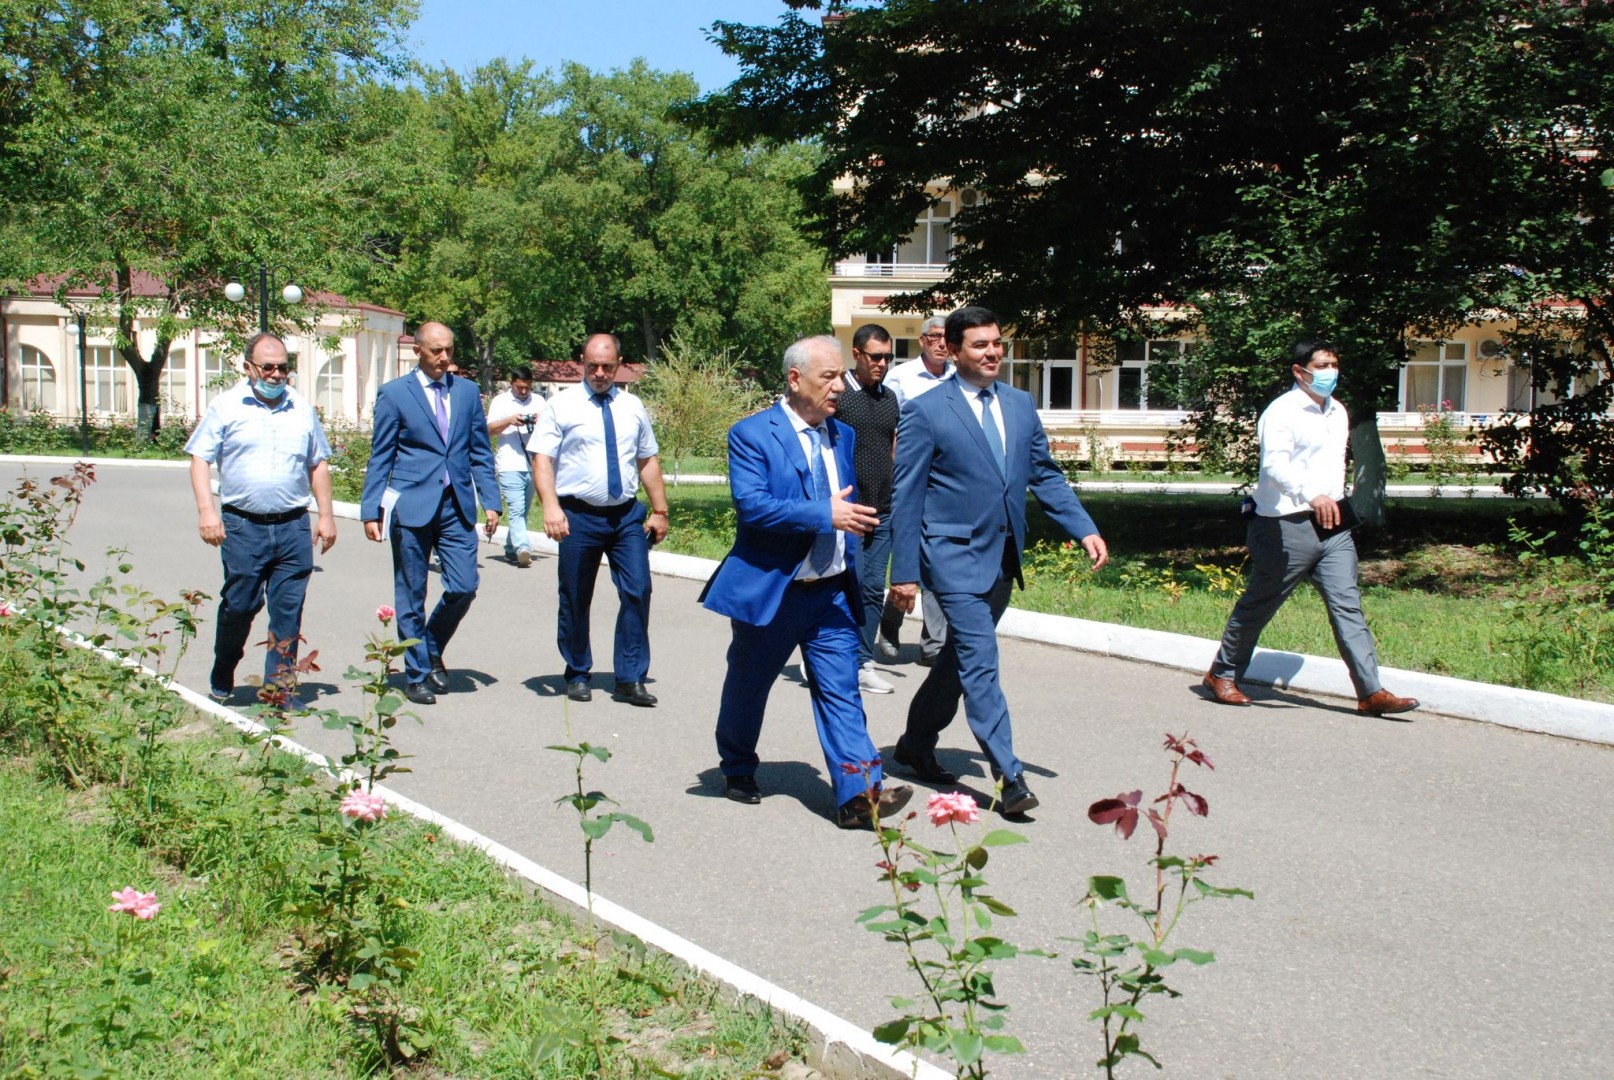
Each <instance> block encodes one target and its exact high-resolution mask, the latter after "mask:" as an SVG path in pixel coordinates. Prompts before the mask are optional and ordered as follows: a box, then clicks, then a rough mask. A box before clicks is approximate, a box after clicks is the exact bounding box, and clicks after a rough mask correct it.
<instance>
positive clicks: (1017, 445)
mask: <svg viewBox="0 0 1614 1080" xmlns="http://www.w3.org/2000/svg"><path fill="white" fill-rule="evenodd" d="M966 390H969V391H970V392H972V393H973V392H974V388H973V387H970V386H969V385H968V384H967V383H961V382H959V380H958V378H957V377H956V376H955V377H954V378H951V379H948V380H947V381H946V382H944V383H942V384H941V385H940V386H938V387H937V388H936V389H934V390H932V391H930V392H929V393H927V394H925V395H924V396H922V397H917V398H910V399H909V400H908V401H907V403H906V404H904V405H903V408H902V420H901V421H900V423H899V424H898V426H897V460H896V470H895V473H896V475H895V479H894V484H895V491H894V493H893V495H892V500H891V523H892V529H891V547H892V559H891V580H892V581H893V582H897V583H901V582H910V581H919V582H923V584H924V586H925V588H927V589H932V590H934V591H936V592H968V593H985V592H988V591H990V590H991V588H992V586H993V584H994V583H995V582H996V581H997V579H998V574H999V572H1000V571H1001V570H1002V568H1003V544H1004V541H1005V540H1010V541H1012V542H1013V544H1014V551H1015V555H1016V557H1018V556H1019V554H1020V553H1021V552H1022V551H1024V550H1025V543H1026V491H1027V489H1029V490H1030V491H1031V493H1032V494H1033V495H1035V496H1036V497H1037V501H1038V502H1039V503H1041V504H1042V508H1043V509H1044V510H1045V511H1047V513H1048V516H1049V517H1051V518H1052V519H1053V520H1054V522H1055V523H1056V524H1058V525H1059V527H1060V528H1062V529H1064V530H1065V532H1066V533H1068V534H1069V535H1070V536H1072V537H1074V538H1075V539H1077V540H1081V539H1083V538H1084V537H1087V536H1091V535H1092V534H1094V533H1096V532H1098V527H1097V526H1095V525H1094V524H1093V519H1092V518H1090V517H1088V516H1087V511H1086V510H1084V509H1082V504H1081V500H1079V499H1078V498H1076V493H1075V492H1074V491H1072V490H1071V488H1070V484H1068V483H1067V482H1066V480H1065V474H1064V473H1063V472H1061V471H1060V469H1059V466H1058V465H1056V464H1054V459H1053V456H1052V455H1051V454H1049V452H1048V436H1047V434H1046V433H1044V431H1043V430H1042V421H1041V420H1039V419H1038V418H1037V408H1036V405H1035V404H1034V403H1033V402H1032V400H1031V395H1030V394H1028V393H1026V392H1025V391H1024V390H1016V389H1015V388H1014V387H1012V386H1008V385H1005V384H1004V383H1001V382H1000V383H998V384H997V386H996V387H995V392H996V395H997V402H998V405H999V406H1001V407H1002V409H1003V428H1004V433H1005V438H1004V450H1005V455H1004V456H1005V459H1006V461H1007V466H1008V468H1007V472H1008V475H1007V476H1004V475H1003V474H1002V473H1000V472H999V471H998V467H997V465H996V464H995V463H994V462H993V461H992V458H991V451H990V450H989V449H988V448H987V445H986V434H985V432H983V431H982V430H981V423H980V421H979V420H977V419H976V418H975V412H974V410H972V409H971V408H970V403H969V402H968V401H966V400H965V398H964V392H965V391H966ZM1017 576H1018V574H1017ZM1020 585H1021V587H1022V588H1024V587H1025V582H1024V580H1021V582H1020Z"/></svg>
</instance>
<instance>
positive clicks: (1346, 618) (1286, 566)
mask: <svg viewBox="0 0 1614 1080" xmlns="http://www.w3.org/2000/svg"><path fill="white" fill-rule="evenodd" d="M1311 521H1312V518H1311V515H1310V514H1291V515H1289V516H1288V517H1282V518H1272V517H1256V518H1254V519H1253V520H1252V521H1251V522H1250V526H1249V531H1248V534H1247V537H1246V541H1245V542H1246V543H1247V544H1248V546H1249V549H1250V582H1249V584H1248V585H1247V586H1246V587H1245V589H1244V595H1243V596H1240V597H1239V601H1238V603H1237V604H1235V605H1234V606H1233V614H1232V615H1230V616H1228V619H1227V628H1226V629H1225V630H1223V631H1222V647H1221V648H1220V649H1219V650H1217V653H1216V659H1215V660H1214V661H1212V662H1211V667H1210V673H1211V674H1212V675H1214V676H1216V677H1217V678H1219V679H1238V678H1241V677H1243V675H1244V672H1245V669H1247V668H1248V667H1249V666H1250V658H1251V657H1252V656H1254V655H1255V643H1256V642H1257V641H1258V640H1259V639H1260V637H1261V631H1262V630H1264V629H1266V625H1267V623H1269V622H1271V621H1272V616H1274V615H1276V614H1277V613H1278V608H1280V607H1282V606H1283V602H1284V601H1285V600H1287V599H1289V594H1290V593H1292V592H1294V591H1295V589H1296V587H1297V586H1299V584H1300V583H1301V582H1302V581H1306V580H1308V579H1310V581H1311V583H1312V584H1313V585H1315V586H1316V587H1317V591H1318V592H1319V593H1321V594H1322V598H1323V603H1324V604H1325V605H1326V606H1327V607H1328V621H1329V623H1330V625H1332V627H1333V628H1334V642H1335V644H1336V645H1338V646H1339V656H1340V659H1341V660H1344V661H1345V666H1346V668H1348V669H1349V670H1350V673H1351V682H1352V683H1354V684H1355V685H1356V696H1357V697H1358V698H1365V697H1368V696H1370V695H1371V694H1373V693H1375V692H1376V691H1378V690H1379V689H1381V688H1382V686H1383V683H1381V682H1380V681H1379V661H1378V657H1377V655H1375V653H1374V649H1373V635H1372V633H1371V632H1369V630H1368V628H1367V620H1366V619H1365V618H1363V617H1362V593H1361V590H1360V589H1359V588H1358V587H1357V584H1356V544H1355V542H1354V541H1353V540H1352V539H1351V534H1350V533H1349V532H1348V531H1347V532H1340V533H1335V534H1334V535H1333V536H1330V537H1329V538H1328V539H1326V540H1322V539H1319V538H1318V536H1317V530H1316V529H1314V528H1312V524H1311Z"/></svg>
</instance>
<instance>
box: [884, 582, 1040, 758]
mask: <svg viewBox="0 0 1614 1080" xmlns="http://www.w3.org/2000/svg"><path fill="white" fill-rule="evenodd" d="M1013 588H1014V581H1013V580H1012V579H1011V578H1009V577H1008V575H1007V574H1004V575H1002V576H1000V577H999V578H998V580H997V583H996V584H995V585H993V586H992V589H991V591H990V592H985V593H948V592H936V591H934V590H930V595H932V596H935V598H936V599H937V601H938V602H939V603H940V604H941V609H942V612H943V614H945V615H946V617H947V640H946V642H945V643H943V645H942V647H941V652H939V653H937V654H936V662H935V664H934V665H932V666H931V669H930V674H929V675H928V676H926V677H925V681H924V682H923V683H922V684H921V685H920V687H919V690H918V692H917V693H915V694H914V697H913V702H912V704H910V705H909V706H908V728H907V730H906V731H905V732H904V733H903V736H902V741H903V744H904V745H905V746H907V747H908V748H909V749H910V750H913V751H915V752H918V753H931V752H933V751H935V749H936V741H937V738H938V736H940V734H941V732H942V730H943V729H944V728H946V727H947V725H948V724H951V723H952V722H953V716H954V715H955V714H956V713H957V712H958V701H959V698H961V697H962V698H963V699H964V718H965V719H966V720H968V721H969V725H970V731H971V732H972V733H973V734H974V735H975V741H976V742H977V743H979V744H980V746H981V752H982V753H984V754H985V755H986V758H987V761H988V762H989V763H990V765H991V767H992V770H993V772H994V774H995V775H998V776H1002V777H1003V778H1004V779H1005V780H1007V781H1010V782H1013V781H1015V780H1018V779H1020V773H1021V771H1022V769H1023V766H1022V765H1021V764H1020V759H1019V758H1017V757H1015V756H1014V732H1013V730H1012V729H1011V728H1010V726H1009V703H1008V701H1006V700H1005V699H1004V697H1003V687H1002V685H1001V684H1000V682H999V680H998V630H997V626H998V620H999V619H1001V618H1002V617H1003V612H1004V609H1006V608H1007V607H1008V606H1009V593H1010V591H1011V590H1012V589H1013Z"/></svg>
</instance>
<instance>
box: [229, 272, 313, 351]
mask: <svg viewBox="0 0 1614 1080" xmlns="http://www.w3.org/2000/svg"><path fill="white" fill-rule="evenodd" d="M257 269H258V333H260V334H267V333H268V332H269V288H270V285H269V275H270V274H271V273H274V274H279V275H282V276H284V277H285V278H286V279H287V280H286V286H285V288H283V289H281V290H280V299H281V300H282V301H283V302H284V303H287V304H300V303H302V302H303V290H302V289H300V288H298V287H297V286H296V285H294V284H292V282H291V280H290V279H291V269H290V268H289V267H285V266H271V265H270V264H268V263H259V264H258V268H257ZM240 279H241V273H240V271H239V270H232V271H231V272H230V281H229V283H228V284H226V285H225V286H224V298H225V299H226V300H228V301H230V303H232V304H239V303H240V302H241V301H243V300H245V299H246V298H247V287H246V286H245V285H243V284H241V280H240Z"/></svg>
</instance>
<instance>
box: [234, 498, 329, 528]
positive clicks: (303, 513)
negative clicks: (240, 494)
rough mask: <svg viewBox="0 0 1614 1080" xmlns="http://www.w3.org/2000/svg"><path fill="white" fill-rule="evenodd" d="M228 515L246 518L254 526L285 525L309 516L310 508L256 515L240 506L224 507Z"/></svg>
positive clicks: (304, 507)
mask: <svg viewBox="0 0 1614 1080" xmlns="http://www.w3.org/2000/svg"><path fill="white" fill-rule="evenodd" d="M223 509H224V512H225V513H226V514H234V515H235V516H236V517H242V518H246V519H247V520H248V521H250V522H252V523H253V524H254V525H284V524H285V523H286V522H288V521H296V520H297V519H298V518H300V517H307V516H308V507H306V506H303V507H299V508H298V509H296V510H286V511H283V512H282V513H279V514H254V513H253V512H252V511H251V510H243V509H241V508H240V507H239V506H231V505H229V504H228V503H226V504H225V505H224V508H223Z"/></svg>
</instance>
